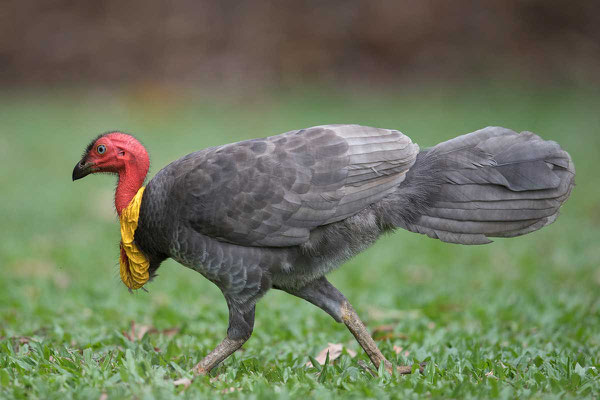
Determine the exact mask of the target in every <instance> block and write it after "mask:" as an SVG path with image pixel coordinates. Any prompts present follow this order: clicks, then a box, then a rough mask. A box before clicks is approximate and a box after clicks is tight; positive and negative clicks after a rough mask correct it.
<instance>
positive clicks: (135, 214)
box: [119, 186, 150, 289]
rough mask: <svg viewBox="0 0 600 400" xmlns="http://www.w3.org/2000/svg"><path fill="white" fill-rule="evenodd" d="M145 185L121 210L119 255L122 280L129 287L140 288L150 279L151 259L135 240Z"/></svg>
mask: <svg viewBox="0 0 600 400" xmlns="http://www.w3.org/2000/svg"><path fill="white" fill-rule="evenodd" d="M144 189H145V187H144V186H142V187H141V188H140V190H138V192H137V193H136V195H135V196H133V199H131V201H130V202H129V205H128V206H127V207H125V208H124V209H123V210H122V211H121V215H120V217H119V220H120V221H121V256H120V257H119V264H120V274H121V280H122V281H123V283H124V284H125V286H127V287H128V288H129V289H139V288H141V287H142V286H144V284H145V283H146V282H148V279H150V273H149V272H148V268H149V267H150V261H148V259H147V258H146V256H145V255H144V254H143V253H142V252H141V251H140V249H138V247H137V246H136V245H135V243H134V242H133V236H134V234H135V230H136V229H137V226H138V219H139V217H140V205H141V204H142V196H143V195H144Z"/></svg>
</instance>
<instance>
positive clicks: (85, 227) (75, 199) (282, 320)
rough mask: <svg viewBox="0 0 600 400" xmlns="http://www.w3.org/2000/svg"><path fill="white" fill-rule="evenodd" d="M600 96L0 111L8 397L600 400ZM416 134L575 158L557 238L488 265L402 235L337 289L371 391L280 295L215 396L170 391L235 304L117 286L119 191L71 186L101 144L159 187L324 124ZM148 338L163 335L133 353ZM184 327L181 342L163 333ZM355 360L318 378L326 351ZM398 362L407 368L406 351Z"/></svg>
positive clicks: (1, 308) (319, 329)
mask: <svg viewBox="0 0 600 400" xmlns="http://www.w3.org/2000/svg"><path fill="white" fill-rule="evenodd" d="M599 109H600V97H598V96H597V95H595V93H594V92H593V91H591V90H589V91H587V90H580V91H573V90H564V89H563V90H558V89H556V90H543V91H542V90H533V89H523V88H521V89H518V88H502V87H500V86H498V87H487V86H482V87H473V88H462V89H458V88H456V89H447V90H437V89H433V88H426V89H422V90H417V89H414V88H413V89H411V90H408V91H401V90H399V89H398V90H396V91H394V90H390V91H388V92H386V93H383V94H377V93H375V92H370V93H367V94H364V93H361V92H360V91H354V92H352V91H346V92H344V91H330V90H326V89H322V90H320V91H316V90H314V91H313V90H311V91H303V92H301V93H297V92H294V93H279V94H275V95H271V96H264V95H260V96H255V97H252V96H247V97H241V98H235V99H227V98H224V97H223V98H219V99H217V100H211V98H210V96H207V95H205V96H193V95H186V96H183V95H182V96H181V97H178V96H177V95H176V94H174V93H172V92H164V93H161V92H152V93H141V94H140V93H139V92H136V93H133V94H131V93H128V92H122V93H120V94H118V95H114V96H113V95H109V94H107V93H102V92H98V93H96V94H94V95H89V94H86V93H84V92H82V91H72V92H55V93H42V94H40V93H33V92H32V93H26V94H13V95H6V94H5V95H3V97H0V121H1V122H2V123H1V127H0V160H2V161H1V168H0V204H1V206H0V221H1V222H0V224H1V229H0V265H1V267H0V268H1V271H2V278H1V280H0V398H41V399H52V398H56V399H68V398H91V399H98V398H100V397H101V396H102V395H103V394H104V393H105V394H107V395H108V398H123V397H125V398H140V399H142V398H144V399H146V398H161V399H164V398H175V397H184V398H188V397H189V398H198V397H209V396H210V397H211V398H212V397H215V398H217V397H220V396H223V397H227V398H246V397H252V398H272V397H276V396H280V397H282V398H291V397H299V396H311V397H312V396H314V397H318V398H334V397H335V398H338V397H341V398H367V397H368V398H377V399H381V398H423V397H433V398H437V397H442V398H456V399H463V398H510V399H512V398H530V397H533V398H552V397H555V398H583V397H590V398H597V397H598V396H600V382H599V379H600V376H599V370H598V368H600V304H599V300H598V297H599V296H598V293H599V292H600V267H599V266H600V246H599V245H598V239H599V238H600V228H599V227H600V184H599V182H600V181H599V178H598V169H597V168H598V167H597V165H598V164H597V163H598V156H599V154H600V135H599V131H598V130H599V129H598V128H599V127H600V117H599V115H600V113H599V112H598V110H599ZM337 122H354V123H361V124H366V125H374V126H380V127H390V128H397V129H400V130H402V131H403V132H404V133H406V134H407V135H409V136H410V137H411V138H412V139H413V140H414V141H416V142H418V143H420V144H421V145H422V146H424V147H425V146H429V145H433V144H435V143H437V142H439V141H442V140H445V139H448V138H451V137H453V136H456V135H458V134H461V133H466V132H470V131H472V130H475V129H478V128H481V127H483V126H487V125H503V126H507V127H510V128H513V129H516V130H532V131H534V132H537V133H539V134H541V135H542V136H543V137H544V138H547V139H553V140H557V141H558V142H560V143H561V144H562V145H563V147H564V148H565V149H567V150H568V151H569V152H570V153H571V155H572V156H573V159H574V160H575V164H576V167H577V173H578V177H577V183H578V186H577V187H576V188H575V190H574V191H573V194H572V198H571V199H570V200H569V202H568V203H567V204H566V206H565V207H564V208H563V214H562V216H561V217H560V218H559V219H558V221H557V222H556V223H555V224H554V225H552V226H550V227H548V228H546V229H544V230H542V231H540V232H537V233H534V234H531V235H528V236H526V237H521V238H517V239H510V240H497V241H496V242H495V243H494V244H491V245H487V246H479V247H466V246H456V245H449V244H444V243H440V242H438V241H435V240H432V239H428V238H426V237H424V236H420V235H416V234H412V233H408V232H398V233H396V234H394V235H390V236H388V237H385V238H383V239H382V240H380V241H379V242H378V243H377V244H376V245H375V246H374V247H373V248H371V249H370V250H368V251H367V252H365V253H363V254H361V255H360V256H359V257H357V258H355V259H354V260H352V261H351V262H349V263H347V264H346V265H344V266H343V267H342V268H340V269H339V270H337V271H336V272H334V273H333V274H331V275H330V278H331V280H332V281H333V283H334V284H335V285H336V286H337V287H338V288H340V290H341V291H342V292H343V293H345V294H346V296H347V297H348V298H349V299H350V300H351V301H352V303H353V304H354V306H355V308H356V309H357V311H358V312H359V314H360V315H362V317H363V319H364V320H365V323H366V324H367V325H368V326H369V327H370V328H371V329H374V328H376V327H378V326H381V325H391V332H387V333H386V335H379V337H380V338H381V337H383V339H382V340H381V341H380V342H379V345H380V347H381V349H382V351H383V352H384V354H385V355H386V356H387V357H389V358H390V359H392V360H393V361H395V362H397V363H413V362H420V361H427V362H428V366H427V368H426V370H425V372H424V374H414V375H412V376H406V377H397V376H388V375H385V374H381V373H380V374H379V375H378V376H376V377H372V376H371V375H369V374H367V373H366V372H365V371H363V370H362V369H360V368H359V366H358V360H359V359H362V360H365V361H367V358H366V356H365V355H364V354H363V353H362V352H361V351H360V348H359V347H358V345H357V344H356V343H355V342H354V339H353V338H352V336H351V335H350V333H349V332H348V331H347V330H346V329H345V328H344V327H343V326H341V325H339V324H336V323H335V322H334V321H333V320H332V319H331V318H330V317H329V316H327V315H326V314H325V313H324V312H322V311H321V310H318V309H317V308H315V307H313V306H312V305H310V304H308V303H303V302H301V301H300V300H298V299H296V298H293V297H291V296H288V295H285V294H283V293H280V292H275V291H274V292H270V293H268V294H267V296H266V297H265V298H263V299H262V300H261V302H260V303H259V304H258V306H257V318H256V327H255V331H254V335H253V336H252V338H251V340H250V341H249V342H248V343H247V344H246V345H245V346H244V348H243V350H242V351H239V352H237V353H236V354H235V355H234V356H233V357H231V358H229V359H228V360H226V361H225V362H224V363H223V364H222V365H221V366H220V367H219V368H218V369H216V370H215V371H214V372H213V374H212V376H211V377H200V378H196V379H195V380H194V381H193V383H192V384H191V386H189V387H188V388H184V387H183V386H175V385H174V384H173V382H174V381H175V380H177V379H180V378H184V377H192V375H191V373H190V370H191V369H192V367H193V366H194V365H195V363H196V362H197V361H198V360H200V358H201V357H202V356H203V355H204V354H206V352H208V351H209V350H210V349H211V348H212V347H213V346H215V345H216V344H217V343H218V342H219V341H220V340H221V339H222V337H223V336H224V334H225V330H226V328H227V307H226V305H225V303H224V301H223V299H222V296H221V294H220V292H219V290H218V289H217V288H216V287H214V286H213V285H212V284H211V283H210V282H208V281H206V280H205V279H204V278H203V277H202V276H200V275H199V274H197V273H195V272H194V271H191V270H188V269H186V268H184V267H182V266H180V265H178V264H176V263H175V262H173V261H168V262H166V263H164V264H163V266H162V267H161V269H160V270H159V277H158V278H157V279H156V280H155V282H153V283H152V284H150V285H148V289H149V293H144V292H142V291H139V292H136V293H135V294H133V295H130V294H129V293H128V292H127V290H126V288H125V286H124V285H123V284H121V283H120V281H119V278H118V267H117V261H118V241H119V228H118V225H117V222H116V218H115V217H114V214H113V210H112V190H113V187H114V179H113V178H112V177H108V176H93V177H88V178H86V179H84V180H82V181H78V182H77V183H72V182H71V171H72V168H73V166H74V165H75V163H76V162H77V161H78V160H79V156H80V154H81V152H82V150H83V148H84V147H85V145H86V144H87V143H88V141H89V140H90V139H91V138H92V137H93V136H95V135H96V134H98V133H99V132H103V131H106V130H112V129H122V130H125V131H128V132H132V133H135V134H136V135H137V136H138V137H139V138H140V139H141V140H142V141H143V142H144V143H145V144H146V145H147V147H148V149H149V151H150V153H151V157H152V168H151V174H153V173H155V172H156V171H158V170H159V169H160V168H161V167H162V166H164V165H165V164H166V163H168V162H169V161H171V160H173V159H175V158H177V157H179V156H181V155H184V154H186V153H188V152H191V151H193V150H196V149H200V148H203V147H206V146H211V145H216V144H221V143H227V142H231V141H235V140H239V139H245V138H252V137H260V136H266V135H270V134H275V133H279V132H284V131H287V130H291V129H296V128H301V127H307V126H311V125H317V124H323V123H337ZM132 321H134V322H135V324H136V325H137V327H138V331H139V329H140V327H142V326H152V327H155V328H156V329H157V330H158V332H150V333H148V334H146V335H145V336H144V337H143V339H142V340H136V341H130V340H129V339H128V338H127V337H126V336H125V335H124V334H123V332H124V331H128V330H130V325H131V322H132ZM174 328H176V329H177V331H176V332H175V334H173V331H165V330H169V329H174ZM328 342H331V343H342V344H344V346H345V347H346V348H347V349H349V350H354V351H357V353H358V355H357V356H356V357H354V358H352V357H350V355H348V354H347V352H346V353H344V354H343V355H342V356H341V357H340V358H339V359H337V360H336V361H335V362H333V363H330V364H329V365H328V366H327V367H324V368H322V370H317V369H315V368H309V367H306V366H305V364H306V363H307V361H308V360H309V356H311V357H315V356H316V355H317V354H318V352H319V351H320V350H322V349H323V348H324V347H326V346H327V343H328ZM394 345H395V346H401V347H402V348H403V350H402V352H400V354H399V355H398V356H396V353H395V351H394V348H393V346H394Z"/></svg>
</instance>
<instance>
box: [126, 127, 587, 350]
mask: <svg viewBox="0 0 600 400" xmlns="http://www.w3.org/2000/svg"><path fill="white" fill-rule="evenodd" d="M574 173H575V171H574V166H573V163H572V161H571V159H570V157H569V155H568V154H567V153H566V152H565V151H563V150H561V149H560V147H559V146H558V145H557V144H556V143H554V142H550V141H543V140H542V139H540V138H539V137H538V136H536V135H534V134H532V133H529V132H524V133H521V134H517V133H515V132H513V131H510V130H508V129H504V128H495V127H491V128H485V129H482V130H480V131H477V132H474V133H471V134H468V135H464V136H460V137H457V138H455V139H452V140H450V141H448V142H444V143H442V144H439V145H438V146H436V147H433V148H431V149H429V150H426V151H420V152H419V148H418V146H416V145H414V144H412V142H411V141H410V139H408V138H407V137H406V136H404V135H402V134H401V133H399V132H397V131H392V130H386V129H376V128H369V127H361V126H356V125H329V126H322V127H314V128H309V129H306V130H301V131H293V132H288V133H284V134H282V135H278V136H273V137H269V138H266V139H256V140H250V141H244V142H239V143H234V144H229V145H225V146H219V147H215V148H210V149H205V150H202V151H199V152H196V153H192V154H189V155H187V156H185V157H183V158H181V159H179V160H177V161H175V162H173V163H171V164H169V165H168V166H166V167H165V168H163V169H162V170H161V171H159V172H158V173H157V174H156V176H155V177H154V178H153V179H152V180H151V181H150V182H149V183H148V185H147V187H146V191H145V193H144V197H143V200H142V205H141V211H140V219H139V225H138V228H137V231H136V233H135V241H136V243H137V245H138V246H139V248H140V249H141V250H142V251H143V252H144V253H145V254H146V255H147V256H148V257H149V258H150V260H151V274H152V275H154V273H155V271H156V269H157V268H158V267H159V265H160V263H161V262H162V261H163V260H164V259H166V258H168V257H171V258H173V259H175V260H176V261H178V262H180V263H181V264H183V265H185V266H188V267H189V268H192V269H194V270H196V271H198V272H200V273H201V274H202V275H204V276H205V277H206V278H207V279H209V280H211V281H212V282H214V283H215V284H216V285H217V286H218V287H219V288H220V289H221V290H222V291H223V294H224V295H225V298H226V300H227V303H228V305H229V308H230V312H231V313H232V314H234V315H232V316H230V319H231V320H230V329H229V332H228V337H230V338H235V337H236V336H244V335H249V332H248V328H249V330H250V332H251V330H252V323H253V319H254V304H255V302H256V301H257V300H258V299H259V298H260V297H261V296H262V295H263V294H264V293H265V292H266V291H267V290H269V289H270V288H278V289H282V290H285V291H288V292H290V293H292V294H296V295H299V296H300V297H303V298H305V299H307V300H309V301H312V302H313V303H315V304H317V305H319V306H320V307H321V308H323V309H325V310H326V311H327V312H329V313H330V314H331V315H332V316H333V317H334V318H335V319H336V320H338V321H339V320H340V314H339V310H338V309H337V308H339V304H341V302H340V301H339V300H340V299H337V298H336V296H337V295H336V294H334V293H333V292H332V294H330V295H329V298H330V300H331V304H329V305H328V304H318V303H319V302H321V303H323V302H325V303H327V302H328V301H330V300H327V298H328V297H327V296H324V297H319V296H318V295H317V294H315V293H316V292H315V291H319V290H325V289H327V290H329V288H328V286H327V285H328V282H327V281H326V280H325V279H324V278H322V277H323V276H324V275H325V274H327V273H328V272H330V271H331V270H333V269H334V268H337V267H338V266H339V265H340V264H342V263H343V262H344V261H346V260H348V259H349V258H351V257H352V256H354V255H356V254H357V253H359V252H360V251H362V250H364V249H366V248H367V247H369V246H370V245H371V244H373V242H375V241H376V240H377V238H378V237H379V236H380V235H381V234H383V233H385V232H389V231H391V230H393V229H395V228H398V227H401V228H404V229H408V230H410V231H413V232H419V233H424V234H427V235H429V236H430V237H434V238H438V239H441V240H443V241H447V242H452V243H462V244H483V243H487V242H489V239H488V237H510V236H517V235H521V234H524V233H528V232H531V231H533V230H537V229H539V228H541V227H542V226H545V225H547V224H549V223H551V222H552V221H554V219H555V218H556V216H557V214H558V209H559V208H560V206H561V204H562V203H563V202H564V201H565V200H566V198H567V197H568V195H569V193H570V190H571V188H572V186H573V177H574ZM311 285H313V287H312V288H311ZM333 290H334V291H335V289H333ZM313 292H314V293H313ZM335 293H339V292H337V291H335ZM311 296H312V297H311ZM340 296H341V294H340ZM342 297H343V296H342ZM311 298H312V300H311ZM236 315H237V317H236ZM246 325H247V326H246ZM238 331H239V332H238Z"/></svg>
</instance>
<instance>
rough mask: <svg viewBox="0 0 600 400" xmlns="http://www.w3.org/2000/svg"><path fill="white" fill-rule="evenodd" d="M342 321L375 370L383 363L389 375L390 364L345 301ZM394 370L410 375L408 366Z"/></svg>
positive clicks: (390, 370) (401, 366) (410, 369)
mask: <svg viewBox="0 0 600 400" xmlns="http://www.w3.org/2000/svg"><path fill="white" fill-rule="evenodd" d="M342 321H344V324H345V325H346V327H348V330H349V331H350V332H351V333H352V335H354V338H355V339H356V341H357V342H358V343H359V344H360V347H362V348H363V350H364V351H365V353H367V356H369V359H370V360H371V362H372V363H373V365H374V366H375V368H379V365H381V362H382V361H383V363H384V365H385V369H386V370H387V371H388V372H389V373H390V374H391V373H392V363H390V362H389V361H388V360H387V359H386V358H385V357H384V356H383V354H382V353H381V351H380V350H379V348H378V347H377V344H376V343H375V341H374V340H373V338H372V337H371V335H370V334H369V331H368V330H367V327H366V326H365V324H363V322H362V321H361V320H360V318H359V317H358V314H356V311H354V308H352V306H351V305H350V303H349V302H348V301H345V302H344V303H343V304H342ZM396 370H397V371H398V373H399V374H401V375H406V374H410V373H411V372H412V367H411V366H410V365H400V366H397V367H396Z"/></svg>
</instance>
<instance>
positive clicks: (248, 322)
mask: <svg viewBox="0 0 600 400" xmlns="http://www.w3.org/2000/svg"><path fill="white" fill-rule="evenodd" d="M227 304H228V306H229V327H228V328H227V337H226V338H225V339H223V341H222V342H221V343H219V345H218V346H217V347H215V349H214V350H213V351H211V352H210V353H208V354H207V355H206V356H205V357H204V358H203V359H202V361H200V362H199V363H198V364H197V365H196V367H195V368H194V371H195V372H196V373H197V374H198V375H207V374H208V373H209V372H210V371H211V370H212V369H213V368H215V367H216V366H217V365H219V363H221V361H223V360H224V359H226V358H227V357H229V356H230V355H232V354H233V353H234V352H235V351H236V350H237V349H239V348H240V347H242V345H243V344H244V343H246V341H247V340H248V339H249V338H250V335H252V329H253V328H254V307H252V309H251V310H250V311H248V312H245V313H241V312H239V311H237V310H235V309H233V308H232V307H231V305H230V303H229V302H228V303H227Z"/></svg>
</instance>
